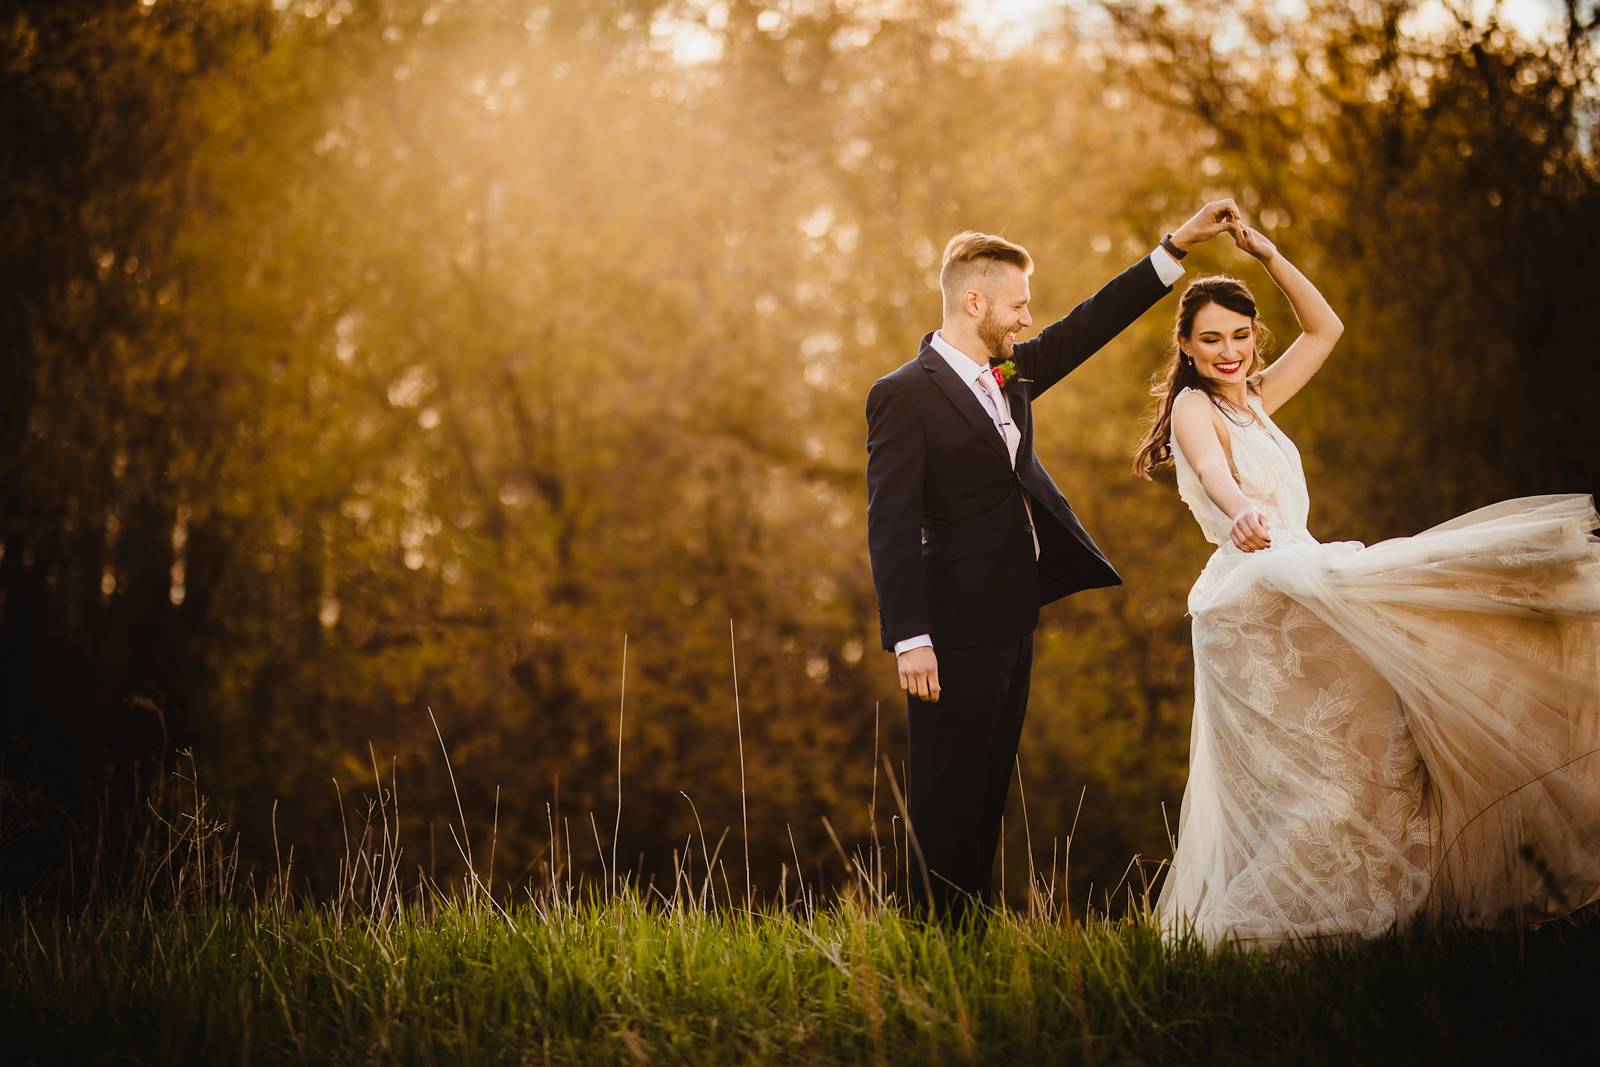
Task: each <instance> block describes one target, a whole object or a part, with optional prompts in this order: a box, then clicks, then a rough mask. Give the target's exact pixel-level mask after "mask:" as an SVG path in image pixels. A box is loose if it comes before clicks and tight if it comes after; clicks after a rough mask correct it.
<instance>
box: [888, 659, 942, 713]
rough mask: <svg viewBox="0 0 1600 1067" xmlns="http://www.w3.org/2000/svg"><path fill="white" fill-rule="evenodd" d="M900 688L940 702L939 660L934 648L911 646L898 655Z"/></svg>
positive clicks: (934, 701)
mask: <svg viewBox="0 0 1600 1067" xmlns="http://www.w3.org/2000/svg"><path fill="white" fill-rule="evenodd" d="M897 659H898V661H899V664H900V688H901V689H904V690H905V691H906V692H908V693H910V694H912V695H913V696H917V697H921V698H922V699H923V700H926V701H928V702H929V703H932V704H937V703H939V660H938V657H936V656H935V655H934V654H933V649H932V648H931V647H930V646H928V645H924V646H922V647H921V648H909V649H907V650H906V651H904V652H902V653H900V655H899V656H898V657H897Z"/></svg>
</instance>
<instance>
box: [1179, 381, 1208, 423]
mask: <svg viewBox="0 0 1600 1067" xmlns="http://www.w3.org/2000/svg"><path fill="white" fill-rule="evenodd" d="M1216 414H1217V408H1216V405H1215V404H1213V403H1212V402H1211V398H1210V397H1209V396H1207V395H1206V394H1205V392H1204V391H1203V390H1200V389H1187V388H1186V389H1184V390H1183V391H1182V392H1180V393H1179V394H1178V396H1177V398H1176V399H1175V400H1173V402H1172V421H1173V422H1174V423H1177V422H1179V421H1180V420H1181V421H1183V422H1185V423H1199V422H1200V421H1202V420H1212V419H1214V418H1215V417H1216Z"/></svg>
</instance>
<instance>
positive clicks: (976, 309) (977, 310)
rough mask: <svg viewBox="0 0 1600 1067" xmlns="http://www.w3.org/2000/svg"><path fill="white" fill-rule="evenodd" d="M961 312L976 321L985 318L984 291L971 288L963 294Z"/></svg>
mask: <svg viewBox="0 0 1600 1067" xmlns="http://www.w3.org/2000/svg"><path fill="white" fill-rule="evenodd" d="M961 310H962V311H965V312H966V313H967V314H968V315H971V316H972V317H973V318H975V319H981V318H983V290H981V289H978V288H976V287H970V288H968V289H967V290H966V291H965V292H963V293H962V294H961Z"/></svg>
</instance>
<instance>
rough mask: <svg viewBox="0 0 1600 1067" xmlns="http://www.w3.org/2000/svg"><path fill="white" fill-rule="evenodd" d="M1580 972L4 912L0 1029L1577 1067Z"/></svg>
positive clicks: (1588, 984) (1498, 942) (391, 1043)
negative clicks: (1573, 1057)
mask: <svg viewBox="0 0 1600 1067" xmlns="http://www.w3.org/2000/svg"><path fill="white" fill-rule="evenodd" d="M1597 949H1600V923H1594V922H1586V923H1563V924H1560V925H1555V926H1547V927H1545V928H1542V929H1538V930H1529V931H1524V932H1515V931H1513V932H1501V933H1483V932H1470V931H1456V932H1452V933H1449V934H1439V933H1434V934H1413V935H1408V936H1403V937H1394V938H1390V939H1385V940H1380V941H1376V942H1370V943H1362V944H1343V945H1322V946H1318V947H1315V948H1300V949H1295V950H1290V951H1278V952H1273V953H1251V952H1245V951H1240V950H1237V949H1224V950H1222V951H1219V952H1207V951H1205V950H1204V949H1203V948H1201V947H1199V946H1198V945H1195V944H1192V943H1191V944H1185V943H1172V942H1169V941H1163V940H1162V939H1161V938H1160V937H1159V936H1158V935H1157V934H1156V933H1155V931H1154V930H1153V929H1152V927H1151V926H1150V925H1149V924H1148V923H1147V922H1140V921H1135V920H1125V921H1120V922H1110V921H1091V922H1089V923H1087V924H1085V923H1083V922H1077V921H1070V922H1059V921H1045V920H1040V919H1030V918H1028V917H1026V916H1023V915H1021V914H1018V913H1015V912H1003V913H999V914H996V915H995V916H994V918H993V919H991V921H990V923H989V926H988V931H987V935H986V936H985V937H984V938H982V939H981V943H980V939H977V938H974V937H973V936H972V934H971V932H970V931H969V930H955V931H947V930H941V929H939V928H937V927H928V926H926V925H923V924H919V923H916V922H914V921H911V920H908V919H906V918H905V917H904V916H903V915H902V914H901V913H900V912H899V911H898V910H896V909H894V908H885V907H881V906H878V905H875V904H874V905H863V904H862V903H861V902H860V901H859V900H856V899H853V898H847V899H845V900H842V901H839V902H838V903H837V905H836V906H833V907H830V908H826V909H821V910H818V911H816V912H815V913H812V914H807V913H805V912H804V911H800V910H793V911H784V910H777V909H774V910H767V911H765V912H762V909H757V913H755V914H752V913H749V912H744V913H741V912H739V911H729V910H726V909H719V910H717V911H715V912H711V913H708V912H706V911H704V910H691V909H682V908H669V907H660V906H656V907H650V906H647V903H646V901H644V900H642V899H640V898H638V897H637V896H634V895H633V894H631V893H630V892H627V891H622V892H618V893H613V894H611V895H610V896H608V897H607V896H601V895H598V894H596V895H591V896H586V897H585V898H583V899H580V900H575V901H570V902H568V901H556V902H554V903H552V902H548V901H547V902H540V901H537V900H533V899H531V898H530V899H529V900H528V901H526V902H525V903H524V904H523V905H521V906H519V907H516V908H512V909H510V910H509V911H502V910H500V908H499V907H498V906H492V905H490V904H488V903H487V902H485V901H483V900H482V899H481V898H480V899H479V900H478V902H476V903H473V902H471V901H467V900H460V901H455V902H446V903H441V904H437V905H435V906H432V907H428V908H426V909H424V908H421V907H414V908H408V909H401V910H391V911H388V912H386V913H383V914H371V913H363V914H354V913H351V912H349V911H347V910H345V909H343V908H341V907H339V906H336V905H321V906H293V905H281V904H273V903H256V904H254V905H238V904H227V905H203V906H188V907H184V908H177V909H167V910H163V911H156V910H153V909H150V908H144V909H139V908H132V907H126V906H124V907H118V908H117V909H115V910H112V911H110V912H108V913H101V914H95V913H89V914H83V915H79V916H77V917H75V918H72V919H67V918H64V917H61V916H59V915H43V914H38V913H32V912H29V911H28V910H27V909H24V908H12V909H8V911H7V913H6V914H5V915H4V917H3V919H0V1004H3V1005H4V1007H3V1009H0V1012H3V1014H0V1026H4V1028H5V1033H6V1034H7V1039H6V1040H7V1044H8V1045H9V1046H10V1048H9V1049H8V1054H7V1057H6V1058H7V1059H8V1060H9V1061H10V1062H12V1063H21V1062H26V1063H64V1062H74V1063H161V1064H172V1063H225V1062H239V1063H246V1062H248V1063H254V1064H264V1063H295V1062H321V1063H452V1064H512V1063H585V1064H587V1063H819V1062H827V1063H833V1062H839V1063H857V1062H859V1063H916V1064H927V1063H1002V1062H1004V1063H1024V1064H1026V1063H1036V1062H1040V1063H1042V1062H1060V1063H1149V1064H1159V1063H1255V1064H1260V1063H1295V1064H1305V1063H1340V1064H1345V1063H1459V1062H1469V1061H1472V1062H1499V1063H1509V1062H1527V1061H1529V1060H1531V1059H1533V1058H1536V1057H1540V1056H1543V1055H1550V1056H1552V1057H1553V1056H1556V1055H1558V1054H1560V1053H1563V1052H1564V1051H1565V1050H1575V1049H1582V1048H1591V1047H1592V1044H1593V1036H1592V1035H1593V1031H1592V1029H1591V1028H1590V1019H1589V1014H1588V1013H1589V1011H1591V1010H1593V1006H1594V1005H1595V1003H1596V996H1595V994H1596V992H1597V980H1596V977H1595V971H1596V968H1597V966H1600V952H1597ZM1580 1024H1581V1025H1580ZM1562 1061H1563V1062H1569V1061H1568V1060H1567V1057H1566V1056H1565V1055H1562ZM1576 1062H1592V1059H1591V1058H1590V1056H1589V1055H1586V1056H1585V1057H1584V1058H1582V1059H1580V1060H1578V1061H1576Z"/></svg>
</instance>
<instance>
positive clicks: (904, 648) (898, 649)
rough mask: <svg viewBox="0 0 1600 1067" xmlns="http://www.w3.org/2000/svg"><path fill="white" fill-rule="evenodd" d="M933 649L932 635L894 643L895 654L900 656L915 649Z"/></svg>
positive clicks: (920, 635) (919, 635) (909, 638)
mask: <svg viewBox="0 0 1600 1067" xmlns="http://www.w3.org/2000/svg"><path fill="white" fill-rule="evenodd" d="M932 647H933V636H932V635H931V634H918V635H917V636H915V637H908V638H906V639H905V640H904V641H896V642H895V643H894V654H895V655H897V656H898V655H899V654H900V653H902V652H910V651H911V650H912V649H913V648H932Z"/></svg>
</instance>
